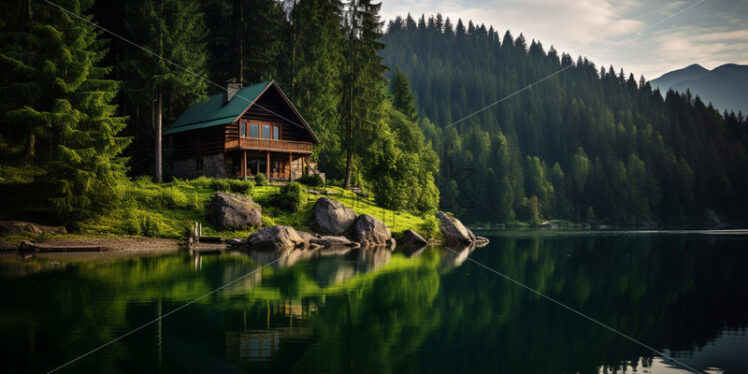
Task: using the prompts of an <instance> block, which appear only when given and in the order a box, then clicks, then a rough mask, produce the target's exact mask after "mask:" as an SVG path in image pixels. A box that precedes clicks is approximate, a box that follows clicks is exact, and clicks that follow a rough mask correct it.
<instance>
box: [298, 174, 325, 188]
mask: <svg viewBox="0 0 748 374" xmlns="http://www.w3.org/2000/svg"><path fill="white" fill-rule="evenodd" d="M299 183H303V184H305V185H307V186H310V187H320V186H322V184H323V182H322V177H320V176H319V174H310V175H305V176H303V177H301V178H299Z"/></svg>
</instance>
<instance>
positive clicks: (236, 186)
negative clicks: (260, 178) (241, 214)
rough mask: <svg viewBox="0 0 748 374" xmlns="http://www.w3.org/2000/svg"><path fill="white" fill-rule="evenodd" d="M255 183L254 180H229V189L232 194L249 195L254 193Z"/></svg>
mask: <svg viewBox="0 0 748 374" xmlns="http://www.w3.org/2000/svg"><path fill="white" fill-rule="evenodd" d="M254 186H255V182H254V181H252V180H242V179H229V189H230V190H231V192H234V193H240V194H243V195H247V194H249V193H250V192H251V191H252V187H254Z"/></svg>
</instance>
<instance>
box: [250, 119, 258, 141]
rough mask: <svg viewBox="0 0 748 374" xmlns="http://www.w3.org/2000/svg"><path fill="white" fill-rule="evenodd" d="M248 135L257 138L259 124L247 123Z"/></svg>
mask: <svg viewBox="0 0 748 374" xmlns="http://www.w3.org/2000/svg"><path fill="white" fill-rule="evenodd" d="M249 137H250V138H259V137H260V125H259V124H256V123H250V124H249Z"/></svg>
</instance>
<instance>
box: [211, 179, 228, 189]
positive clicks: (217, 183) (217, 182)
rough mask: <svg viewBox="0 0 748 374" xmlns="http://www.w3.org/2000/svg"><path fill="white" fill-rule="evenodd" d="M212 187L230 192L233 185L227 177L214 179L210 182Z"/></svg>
mask: <svg viewBox="0 0 748 374" xmlns="http://www.w3.org/2000/svg"><path fill="white" fill-rule="evenodd" d="M210 188H212V189H214V190H216V191H221V192H229V191H230V190H231V186H230V185H229V181H227V180H225V179H214V180H213V181H212V182H211V183H210Z"/></svg>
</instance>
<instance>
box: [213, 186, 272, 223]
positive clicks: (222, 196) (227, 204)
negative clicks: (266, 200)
mask: <svg viewBox="0 0 748 374" xmlns="http://www.w3.org/2000/svg"><path fill="white" fill-rule="evenodd" d="M208 220H210V222H212V223H213V224H214V225H216V226H218V227H219V228H235V229H238V228H241V227H245V226H254V227H260V226H262V207H261V206H260V205H259V204H257V203H255V202H254V200H252V198H251V197H249V196H244V195H237V194H228V193H223V192H216V193H214V194H213V196H212V197H211V200H210V206H209V207H208Z"/></svg>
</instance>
